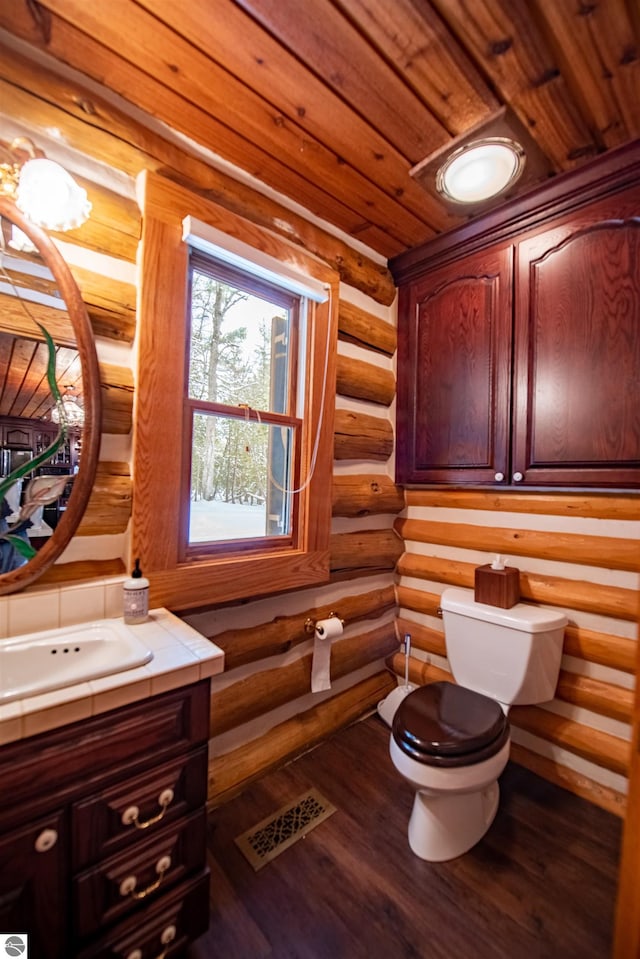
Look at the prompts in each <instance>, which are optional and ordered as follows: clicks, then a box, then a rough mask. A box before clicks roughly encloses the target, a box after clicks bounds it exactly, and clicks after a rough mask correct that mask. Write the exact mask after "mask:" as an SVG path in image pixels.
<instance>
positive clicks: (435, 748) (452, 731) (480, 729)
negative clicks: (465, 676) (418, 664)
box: [392, 682, 509, 767]
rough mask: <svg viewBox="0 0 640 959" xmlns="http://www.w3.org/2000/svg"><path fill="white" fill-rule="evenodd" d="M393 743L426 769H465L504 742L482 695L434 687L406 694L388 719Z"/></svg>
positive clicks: (497, 717)
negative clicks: (427, 767)
mask: <svg viewBox="0 0 640 959" xmlns="http://www.w3.org/2000/svg"><path fill="white" fill-rule="evenodd" d="M392 736H393V739H394V741H395V743H396V745H397V746H398V748H399V749H400V750H402V752H404V753H405V754H406V755H407V756H409V757H410V758H411V759H413V760H415V761H417V762H419V763H423V764H425V765H428V766H449V767H451V766H469V765H472V764H474V763H480V762H483V761H484V760H486V759H490V758H491V757H492V756H494V755H495V754H496V753H498V752H499V751H500V750H501V749H502V747H503V746H504V745H505V743H506V742H507V741H508V739H509V722H508V720H507V717H506V716H505V714H504V713H503V711H502V708H501V707H500V704H499V703H497V702H495V700H493V699H489V697H488V696H484V695H482V693H477V692H474V691H473V690H471V689H465V688H464V687H463V686H456V685H455V684H454V683H448V682H438V683H430V684H429V685H427V686H421V687H420V688H419V689H416V690H414V691H413V692H412V693H409V695H408V696H406V697H405V699H404V700H403V701H402V703H401V704H400V706H399V707H398V709H397V711H396V714H395V716H394V719H393V730H392Z"/></svg>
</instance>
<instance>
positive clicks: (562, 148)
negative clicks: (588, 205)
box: [431, 0, 600, 171]
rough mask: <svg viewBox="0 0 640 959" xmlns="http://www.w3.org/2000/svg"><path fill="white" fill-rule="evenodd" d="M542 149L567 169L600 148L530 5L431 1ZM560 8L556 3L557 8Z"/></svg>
mask: <svg viewBox="0 0 640 959" xmlns="http://www.w3.org/2000/svg"><path fill="white" fill-rule="evenodd" d="M431 2H432V4H433V6H434V7H435V8H436V9H437V10H438V12H439V13H440V15H441V17H442V19H443V20H444V22H445V23H446V24H447V25H448V27H449V29H450V30H451V31H452V33H453V34H454V36H456V37H457V39H458V40H459V41H460V42H461V43H462V45H463V46H464V48H465V49H466V50H467V51H468V53H469V55H470V56H471V57H472V58H473V60H474V61H475V62H476V64H477V66H478V68H479V69H480V70H482V71H483V72H484V74H485V76H486V77H487V78H488V79H489V81H490V82H491V83H492V85H493V86H494V88H495V89H496V90H497V91H498V93H499V95H500V97H501V98H502V99H503V100H504V101H506V102H507V103H509V104H510V105H511V107H512V108H513V110H514V112H515V113H516V114H517V116H518V117H519V119H520V120H521V121H522V122H523V123H524V124H525V126H526V127H527V128H530V129H532V130H535V136H536V139H537V141H538V143H539V145H540V148H541V150H542V151H543V152H544V153H545V154H546V156H547V157H548V158H549V160H551V161H552V163H553V164H554V166H555V169H556V171H560V170H566V169H569V168H571V167H573V166H575V165H576V163H578V162H580V161H581V160H584V158H585V156H590V155H592V154H594V153H596V152H598V150H599V149H600V144H599V143H598V142H597V140H596V139H595V138H594V136H593V134H592V132H591V131H590V129H589V127H588V124H587V123H586V122H585V118H584V117H583V116H582V114H581V112H580V109H579V106H578V104H576V102H575V101H574V99H573V97H572V95H571V92H570V90H569V88H568V86H567V83H566V80H565V77H563V75H562V74H561V72H560V70H559V66H558V62H557V60H556V57H555V55H554V53H553V51H552V50H551V49H550V47H549V45H548V43H547V42H546V40H545V37H544V35H543V32H542V31H541V29H540V26H539V25H538V22H537V20H536V19H535V17H534V3H529V2H526V3H514V2H512V0H474V2H473V4H470V3H468V2H467V0H431ZM561 5H562V4H559V6H561Z"/></svg>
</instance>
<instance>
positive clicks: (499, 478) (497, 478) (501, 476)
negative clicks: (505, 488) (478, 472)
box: [493, 473, 504, 483]
mask: <svg viewBox="0 0 640 959" xmlns="http://www.w3.org/2000/svg"><path fill="white" fill-rule="evenodd" d="M493 478H494V480H495V481H496V483H501V482H502V480H503V479H504V473H496V475H495V476H494V477H493Z"/></svg>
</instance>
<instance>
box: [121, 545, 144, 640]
mask: <svg viewBox="0 0 640 959" xmlns="http://www.w3.org/2000/svg"><path fill="white" fill-rule="evenodd" d="M122 589H123V592H124V621H125V623H127V624H128V625H129V626H134V625H136V624H137V623H145V622H146V621H147V619H148V618H149V580H148V579H146V578H145V577H144V576H143V575H142V570H141V569H140V560H139V559H137V560H136V561H135V565H134V567H133V570H132V571H131V578H130V579H125V581H124V583H123V584H122Z"/></svg>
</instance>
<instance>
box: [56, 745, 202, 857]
mask: <svg viewBox="0 0 640 959" xmlns="http://www.w3.org/2000/svg"><path fill="white" fill-rule="evenodd" d="M206 799H207V748H206V746H202V747H201V748H200V749H198V750H196V751H194V752H192V753H190V754H189V755H187V756H184V757H182V758H181V759H178V760H175V761H174V762H169V763H163V764H162V765H161V766H156V767H154V768H153V770H151V771H150V772H148V773H144V774H143V775H141V776H136V777H135V778H134V779H128V780H127V781H126V782H124V783H119V784H118V785H117V786H113V787H112V788H111V789H105V790H103V791H102V792H100V793H97V794H95V795H93V796H91V797H90V798H89V799H84V800H82V801H81V802H77V803H75V804H74V806H73V808H72V812H71V828H72V835H73V856H74V861H73V868H74V870H78V869H85V868H86V867H87V866H89V865H91V864H92V863H94V862H97V861H98V860H100V859H105V858H106V857H107V856H112V855H115V853H117V852H119V851H120V850H121V849H124V848H125V847H128V846H129V845H130V844H132V843H134V842H139V841H140V842H141V841H143V840H144V839H147V838H149V837H151V836H154V835H156V834H157V833H158V832H159V831H160V830H161V829H163V828H164V826H165V825H168V824H169V823H171V822H175V820H177V819H179V818H180V817H182V816H186V815H187V814H188V813H190V812H193V811H194V810H195V809H198V808H199V807H201V806H204V804H205V802H206Z"/></svg>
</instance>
